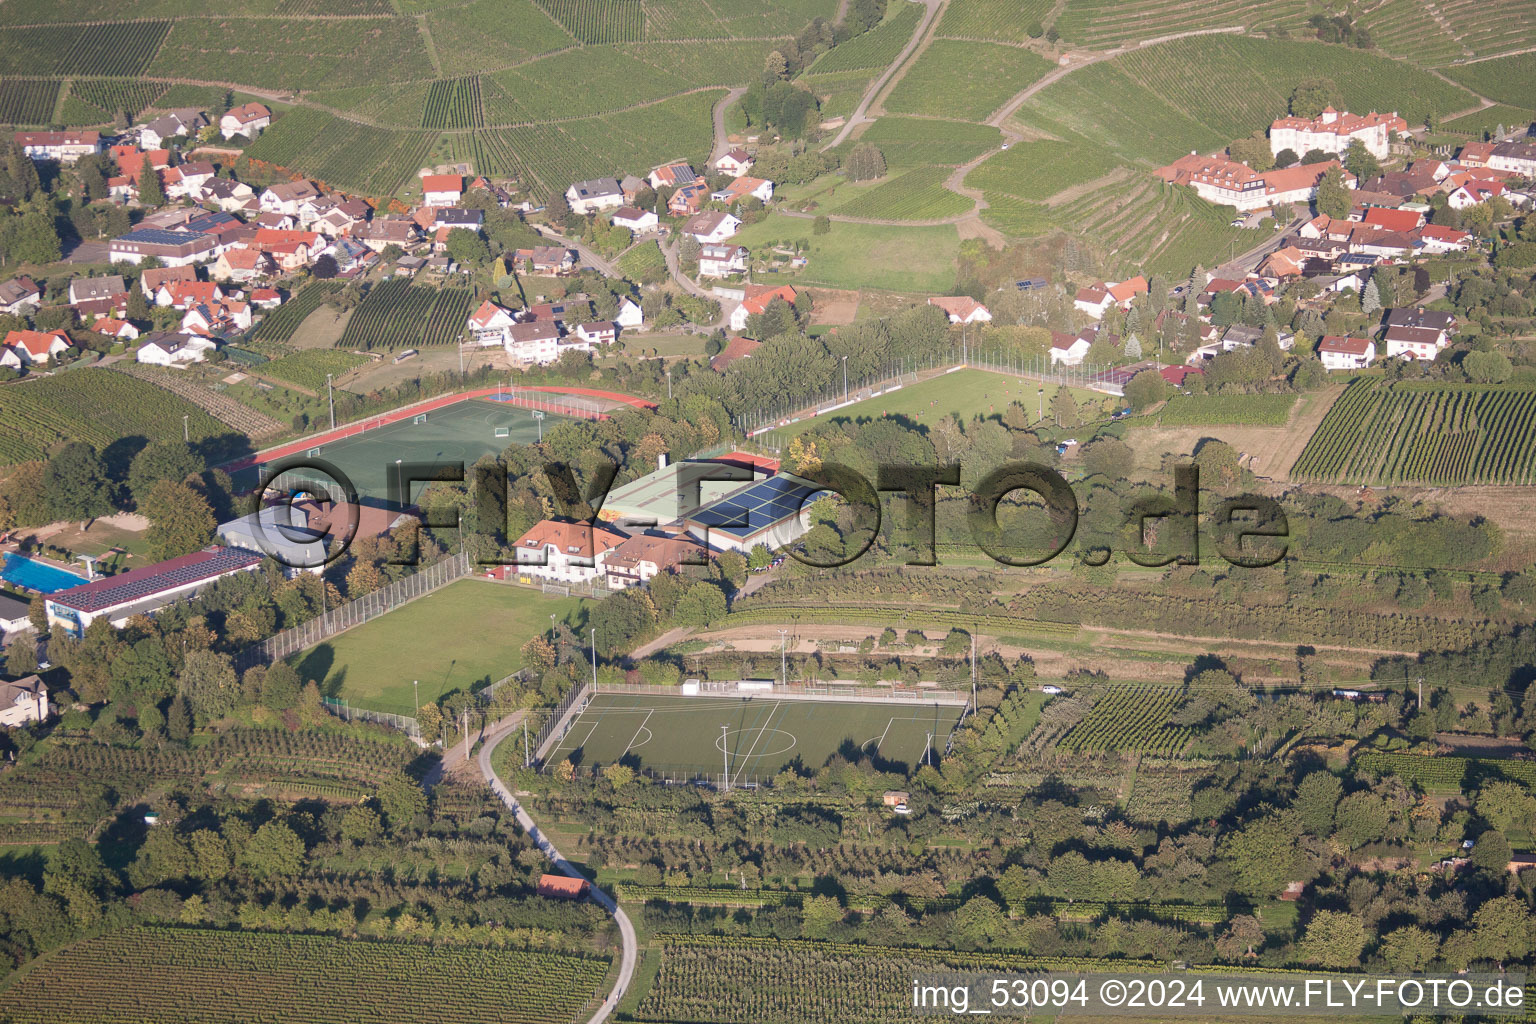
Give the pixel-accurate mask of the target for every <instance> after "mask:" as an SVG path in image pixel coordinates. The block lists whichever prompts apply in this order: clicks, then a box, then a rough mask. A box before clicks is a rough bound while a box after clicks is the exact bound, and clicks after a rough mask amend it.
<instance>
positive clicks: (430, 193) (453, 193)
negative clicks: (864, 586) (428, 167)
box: [421, 174, 464, 206]
mask: <svg viewBox="0 0 1536 1024" xmlns="http://www.w3.org/2000/svg"><path fill="white" fill-rule="evenodd" d="M463 198H464V179H463V178H461V177H460V176H459V175H457V174H423V175H422V176H421V201H422V203H423V204H424V205H426V206H452V205H454V204H455V203H457V202H458V201H459V200H460V199H463Z"/></svg>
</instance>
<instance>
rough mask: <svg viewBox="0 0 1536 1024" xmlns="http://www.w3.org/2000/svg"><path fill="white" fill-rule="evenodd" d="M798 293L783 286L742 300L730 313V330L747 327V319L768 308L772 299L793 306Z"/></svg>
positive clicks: (765, 290) (789, 287)
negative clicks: (781, 300)
mask: <svg viewBox="0 0 1536 1024" xmlns="http://www.w3.org/2000/svg"><path fill="white" fill-rule="evenodd" d="M797 297H798V293H797V292H796V291H795V289H794V288H792V287H791V286H789V285H787V284H785V285H780V286H778V287H777V288H764V289H763V290H762V291H758V292H756V293H755V294H752V295H749V296H748V297H747V298H746V299H744V300H742V303H741V305H739V306H737V307H736V308H735V309H733V310H732V311H731V321H730V323H731V330H733V331H741V330H744V329H745V328H746V326H747V317H749V316H756V315H757V314H759V313H762V312H763V311H764V310H766V309H767V308H768V304H769V303H770V302H772V301H773V300H774V299H783V300H784V301H785V302H788V303H789V304H790V305H794V302H795V299H796V298H797Z"/></svg>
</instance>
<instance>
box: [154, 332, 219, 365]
mask: <svg viewBox="0 0 1536 1024" xmlns="http://www.w3.org/2000/svg"><path fill="white" fill-rule="evenodd" d="M217 347H218V346H217V344H216V343H215V342H213V341H212V340H210V339H208V338H199V337H197V336H196V335H193V334H179V333H175V332H172V331H152V332H151V333H149V334H147V335H145V337H144V340H143V341H142V342H140V343H139V351H138V355H137V356H136V357H135V358H137V359H138V361H139V362H141V363H146V364H148V365H150V366H173V367H186V366H190V365H192V364H193V363H200V362H202V361H203V360H204V359H206V358H207V356H208V353H209V352H210V351H212V350H213V349H215V348H217Z"/></svg>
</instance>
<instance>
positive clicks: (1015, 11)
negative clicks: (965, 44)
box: [939, 0, 1055, 43]
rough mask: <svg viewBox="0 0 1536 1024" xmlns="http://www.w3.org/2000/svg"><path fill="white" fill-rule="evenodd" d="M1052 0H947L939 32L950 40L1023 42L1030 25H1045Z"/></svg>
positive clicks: (1027, 39) (1027, 36)
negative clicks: (946, 7) (947, 3)
mask: <svg viewBox="0 0 1536 1024" xmlns="http://www.w3.org/2000/svg"><path fill="white" fill-rule="evenodd" d="M1054 6H1055V4H1054V3H1053V2H1052V0H950V5H949V7H948V9H946V10H945V12H944V18H943V20H941V21H940V22H939V35H940V36H944V37H946V38H949V39H997V40H1001V41H1003V42H1010V43H1025V42H1028V41H1029V39H1030V35H1029V31H1030V28H1031V26H1035V25H1037V24H1038V25H1039V27H1041V28H1044V25H1043V24H1041V23H1043V21H1044V19H1045V17H1046V16H1047V15H1048V14H1050V12H1051V8H1052V7H1054Z"/></svg>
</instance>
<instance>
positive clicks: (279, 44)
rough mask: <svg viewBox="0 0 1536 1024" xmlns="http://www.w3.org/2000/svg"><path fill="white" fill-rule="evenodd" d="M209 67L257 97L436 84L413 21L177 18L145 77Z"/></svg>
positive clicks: (195, 75)
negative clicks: (258, 92) (259, 93)
mask: <svg viewBox="0 0 1536 1024" xmlns="http://www.w3.org/2000/svg"><path fill="white" fill-rule="evenodd" d="M107 27H109V28H110V27H111V26H107ZM210 67H217V68H218V69H219V77H220V78H223V79H225V80H227V81H231V82H237V83H239V84H241V85H252V86H257V87H259V88H263V89H290V90H305V89H324V88H342V87H345V86H354V85H357V84H358V83H359V82H372V83H385V82H407V81H423V80H427V79H432V78H435V77H437V74H436V72H435V70H434V69H433V67H432V60H431V58H430V57H429V56H428V54H427V48H426V43H425V41H424V40H423V39H422V36H421V33H420V30H419V29H418V26H417V24H416V21H415V19H413V18H394V17H390V18H346V19H339V20H330V19H323V20H315V19H305V18H272V17H266V18H237V17H228V18H183V19H180V20H178V21H176V22H174V23H172V25H171V30H170V34H169V35H168V36H166V38H165V43H164V45H163V46H161V47H160V50H159V52H158V53H157V54H156V55H155V58H154V60H153V61H152V62H151V63H150V65H149V67H148V69H147V70H146V71H145V73H146V74H150V75H154V76H156V77H162V78H192V79H200V78H206V77H207V75H206V72H207V69H208V68H210ZM96 73H97V74H100V73H101V72H96Z"/></svg>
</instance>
